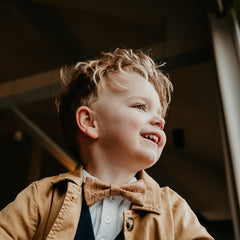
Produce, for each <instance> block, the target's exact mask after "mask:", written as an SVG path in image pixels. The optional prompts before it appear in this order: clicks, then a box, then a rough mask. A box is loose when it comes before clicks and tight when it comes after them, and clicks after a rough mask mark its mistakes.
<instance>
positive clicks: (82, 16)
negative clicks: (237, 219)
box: [0, 0, 234, 240]
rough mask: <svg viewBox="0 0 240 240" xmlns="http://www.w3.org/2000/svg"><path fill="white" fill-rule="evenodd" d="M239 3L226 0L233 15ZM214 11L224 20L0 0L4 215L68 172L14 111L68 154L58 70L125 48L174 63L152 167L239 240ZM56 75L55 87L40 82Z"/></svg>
mask: <svg viewBox="0 0 240 240" xmlns="http://www.w3.org/2000/svg"><path fill="white" fill-rule="evenodd" d="M233 4H234V3H233V1H223V6H224V9H225V10H226V11H227V10H228V9H229V8H231V7H232V6H233ZM209 14H213V15H214V16H219V17H221V13H220V12H219V5H218V4H217V1H215V0H195V1H191V0H168V1H163V0H149V1H141V0H138V1H136V0H132V1H129V0H128V1H126V0H122V1H110V0H107V1H95V0H93V1H77V0H69V1H64V0H29V1H23V0H18V1H17V0H16V1H1V3H0V29H1V33H0V34H1V38H0V53H1V54H0V71H1V76H0V90H1V92H0V107H1V108H0V151H1V160H0V161H1V165H0V166H1V174H0V187H1V195H0V196H1V197H0V209H2V208H3V207H4V206H5V205H6V204H7V203H8V202H10V201H12V200H13V199H14V198H15V196H16V195H17V193H18V192H19V191H21V190H22V189H23V188H24V187H25V186H26V185H27V184H29V183H30V182H31V181H33V180H36V179H39V178H42V177H45V176H49V175H54V174H58V173H60V172H62V171H67V169H66V168H65V167H64V166H63V165H62V164H60V163H59V161H57V160H56V158H55V157H53V156H52V155H51V154H49V153H48V151H46V149H45V148H44V147H42V146H41V144H39V142H38V139H37V138H34V137H32V136H31V134H29V133H28V131H24V130H23V129H22V128H21V126H19V123H18V120H17V119H16V118H14V117H12V115H11V114H10V115H11V116H10V115H9V114H8V111H7V108H9V107H10V106H11V105H15V106H17V109H18V110H20V111H21V112H22V113H23V114H24V115H25V116H26V117H27V118H29V119H30V120H31V121H32V122H33V123H34V124H36V125H37V126H38V127H39V128H40V129H41V130H42V131H43V132H44V133H45V134H47V135H48V136H49V137H50V138H51V139H53V140H54V141H55V142H56V143H57V144H58V145H59V146H61V147H62V148H64V145H63V140H62V135H61V130H60V125H59V122H58V119H57V115H56V110H55V106H54V97H53V96H54V94H55V91H56V89H57V88H58V85H57V77H58V72H59V68H60V67H61V66H63V65H70V64H73V63H75V62H76V61H79V60H85V59H89V58H94V57H96V56H97V55H98V54H99V53H100V52H101V51H105V50H112V49H114V48H116V47H127V48H134V49H139V48H140V49H143V50H145V51H147V50H151V51H150V52H151V54H152V57H153V58H154V59H155V60H156V61H157V62H158V63H162V62H166V65H165V67H164V69H165V70H166V71H167V72H169V74H170V77H171V79H172V82H173V85H174V93H173V99H172V104H171V106H170V110H169V112H168V116H167V118H166V122H167V124H166V134H167V137H168V142H167V145H166V148H165V151H164V153H163V155H162V157H161V159H160V161H159V162H158V163H157V164H156V165H155V166H154V167H152V168H151V169H149V170H148V171H149V172H150V174H151V175H152V176H153V177H154V178H155V179H156V180H157V181H158V182H159V184H160V185H161V186H165V185H168V186H170V187H171V188H173V189H174V190H175V191H177V192H178V193H179V194H180V195H182V196H183V197H184V198H185V199H186V200H187V201H188V203H189V204H190V206H191V207H192V209H193V210H194V211H195V212H196V214H197V215H198V217H199V219H200V221H201V222H202V223H203V224H204V226H206V228H207V229H208V231H209V232H210V233H211V234H212V235H213V236H214V237H215V238H216V239H227V240H231V239H234V235H233V226H232V219H231V214H230V206H229V198H228V190H227V184H226V176H225V165H224V156H223V147H222V141H221V131H220V112H219V111H220V110H219V109H221V101H220V96H219V86H218V78H217V72H216V66H215V60H214V53H213V47H212V40H211V33H210V26H209V18H208V16H209ZM49 71H50V72H49ZM52 71H53V74H52ZM42 73H44V74H45V73H46V75H43V76H42V75H40V77H41V79H42V80H41V81H40V85H39V86H37V85H36V84H35V82H34V79H35V77H34V76H39V74H42ZM52 76H53V77H52ZM52 78H54V79H53V80H54V84H53V85H54V86H53V87H51V86H50V87H48V86H47V87H44V86H45V85H44V86H41V82H43V83H44V84H45V82H46V84H48V80H49V79H52ZM25 80H26V82H24V81H25ZM11 83H14V84H12V85H11ZM21 89H24V90H21ZM32 89H34V91H32ZM18 91H19V92H20V93H19V94H18V93H16V92H18ZM21 91H22V92H21ZM25 91H26V92H25ZM28 91H29V92H31V91H32V92H31V93H29V92H28ZM28 93H29V94H28ZM14 94H15V95H14ZM11 95H14V96H13V97H11ZM19 95H21V97H19ZM18 97H19V98H18ZM1 103H2V105H1Z"/></svg>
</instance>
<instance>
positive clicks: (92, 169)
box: [85, 164, 136, 185]
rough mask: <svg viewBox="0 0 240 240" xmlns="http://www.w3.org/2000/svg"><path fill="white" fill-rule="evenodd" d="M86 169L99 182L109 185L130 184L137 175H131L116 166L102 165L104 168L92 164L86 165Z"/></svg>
mask: <svg viewBox="0 0 240 240" xmlns="http://www.w3.org/2000/svg"><path fill="white" fill-rule="evenodd" d="M85 169H86V170H87V171H88V172H89V173H90V174H91V175H92V176H94V177H96V178H98V179H99V180H101V181H103V182H105V183H107V184H116V185H122V184H125V183H127V182H129V181H130V180H131V179H132V178H133V177H134V176H135V175H136V173H130V172H128V171H125V170H123V169H119V168H118V167H114V166H108V167H107V166H106V165H105V164H102V166H99V167H98V166H96V165H94V166H92V165H91V164H87V165H85Z"/></svg>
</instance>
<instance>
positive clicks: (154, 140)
mask: <svg viewBox="0 0 240 240" xmlns="http://www.w3.org/2000/svg"><path fill="white" fill-rule="evenodd" d="M144 137H145V138H147V139H150V140H152V141H153V142H155V143H157V142H158V137H157V136H156V135H152V134H151V135H145V136H144Z"/></svg>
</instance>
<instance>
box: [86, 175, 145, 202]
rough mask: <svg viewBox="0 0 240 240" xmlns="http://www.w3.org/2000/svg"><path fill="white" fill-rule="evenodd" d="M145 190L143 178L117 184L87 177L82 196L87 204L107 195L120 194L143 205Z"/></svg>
mask: <svg viewBox="0 0 240 240" xmlns="http://www.w3.org/2000/svg"><path fill="white" fill-rule="evenodd" d="M145 192H146V186H145V184H144V182H143V180H138V181H135V182H131V183H127V184H124V185H122V186H118V185H111V184H105V183H104V182H102V181H100V180H98V179H94V178H91V177H87V178H86V181H85V184H84V197H85V200H86V203H87V205H88V206H89V205H92V204H94V203H95V202H97V201H99V200H102V199H104V198H106V197H108V196H122V197H124V198H126V199H128V200H129V201H131V202H133V203H134V204H137V205H140V206H143V203H144V196H145Z"/></svg>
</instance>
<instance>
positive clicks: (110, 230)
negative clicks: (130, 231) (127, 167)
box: [83, 169, 137, 240]
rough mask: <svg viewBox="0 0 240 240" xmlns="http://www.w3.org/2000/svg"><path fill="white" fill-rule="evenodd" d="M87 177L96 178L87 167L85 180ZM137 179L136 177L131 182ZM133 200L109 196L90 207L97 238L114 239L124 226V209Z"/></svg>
mask: <svg viewBox="0 0 240 240" xmlns="http://www.w3.org/2000/svg"><path fill="white" fill-rule="evenodd" d="M87 177H91V178H95V179H96V177H94V176H92V175H90V174H89V173H88V172H87V171H86V170H85V169H84V170H83V182H85V181H86V178H87ZM134 181H137V179H136V178H135V177H134V178H132V179H131V180H130V181H129V182H134ZM131 204H132V202H130V201H129V200H127V199H125V198H123V197H121V196H109V197H107V198H105V199H103V200H100V201H98V202H96V203H94V204H93V205H91V206H90V207H89V210H90V214H91V218H92V224H93V231H94V235H95V239H96V240H113V239H114V238H115V237H116V236H117V235H118V234H119V233H120V231H121V230H122V228H123V211H125V210H127V209H130V207H131Z"/></svg>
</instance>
